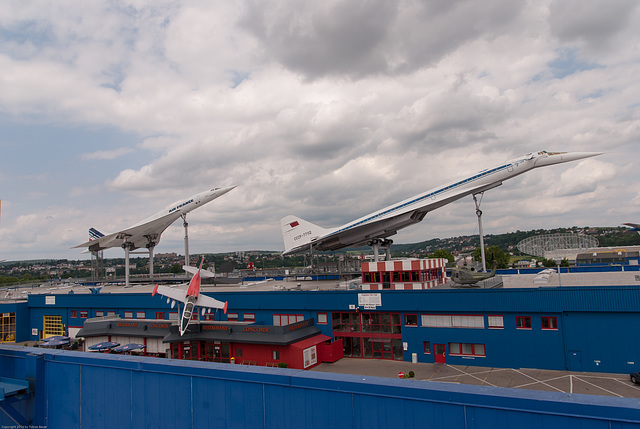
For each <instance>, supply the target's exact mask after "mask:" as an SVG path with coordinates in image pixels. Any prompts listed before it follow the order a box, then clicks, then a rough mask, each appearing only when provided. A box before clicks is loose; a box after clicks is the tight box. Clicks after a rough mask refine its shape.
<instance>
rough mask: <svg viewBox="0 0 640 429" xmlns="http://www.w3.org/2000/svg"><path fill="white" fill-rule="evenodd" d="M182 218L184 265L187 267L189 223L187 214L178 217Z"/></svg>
mask: <svg viewBox="0 0 640 429" xmlns="http://www.w3.org/2000/svg"><path fill="white" fill-rule="evenodd" d="M180 217H182V226H184V264H185V265H187V266H188V265H189V223H188V222H187V214H186V213H184V214H182V215H180Z"/></svg>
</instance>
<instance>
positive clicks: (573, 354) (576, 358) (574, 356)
mask: <svg viewBox="0 0 640 429" xmlns="http://www.w3.org/2000/svg"><path fill="white" fill-rule="evenodd" d="M569 371H582V352H581V351H580V350H569Z"/></svg>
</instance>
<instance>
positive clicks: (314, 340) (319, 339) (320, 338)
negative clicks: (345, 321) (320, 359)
mask: <svg viewBox="0 0 640 429" xmlns="http://www.w3.org/2000/svg"><path fill="white" fill-rule="evenodd" d="M330 339H331V337H327V336H326V335H322V334H320V335H316V336H315V337H311V338H307V339H306V340H302V341H298V342H297V343H293V344H291V347H295V348H297V349H300V350H304V349H307V348H309V347H311V346H315V345H316V344H320V343H324V342H325V341H327V340H330Z"/></svg>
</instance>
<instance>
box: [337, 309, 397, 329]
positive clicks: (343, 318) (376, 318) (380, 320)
mask: <svg viewBox="0 0 640 429" xmlns="http://www.w3.org/2000/svg"><path fill="white" fill-rule="evenodd" d="M332 322H333V332H379V333H389V334H400V333H402V327H401V326H400V314H399V313H355V312H349V313H338V312H335V313H333V314H332Z"/></svg>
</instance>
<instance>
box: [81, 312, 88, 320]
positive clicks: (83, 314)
mask: <svg viewBox="0 0 640 429" xmlns="http://www.w3.org/2000/svg"><path fill="white" fill-rule="evenodd" d="M80 317H81V318H83V319H86V318H87V317H89V312H88V311H87V310H80Z"/></svg>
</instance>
